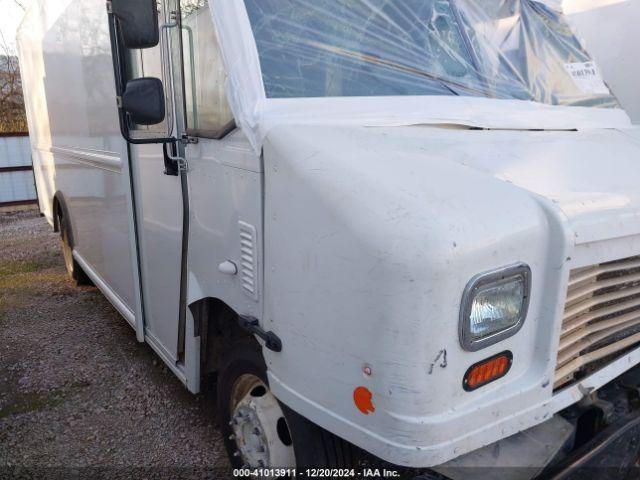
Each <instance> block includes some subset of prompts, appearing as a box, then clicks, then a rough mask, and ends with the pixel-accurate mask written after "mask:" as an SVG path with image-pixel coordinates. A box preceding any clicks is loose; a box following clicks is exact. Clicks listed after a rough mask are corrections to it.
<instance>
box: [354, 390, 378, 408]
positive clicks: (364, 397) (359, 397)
mask: <svg viewBox="0 0 640 480" xmlns="http://www.w3.org/2000/svg"><path fill="white" fill-rule="evenodd" d="M372 398H373V394H372V393H371V392H370V391H369V389H368V388H366V387H358V388H356V389H355V390H354V391H353V403H355V404H356V407H357V409H358V410H360V411H361V412H362V413H364V414H365V415H369V414H370V413H373V412H375V411H376V407H374V406H373V401H372Z"/></svg>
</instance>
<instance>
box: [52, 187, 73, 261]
mask: <svg viewBox="0 0 640 480" xmlns="http://www.w3.org/2000/svg"><path fill="white" fill-rule="evenodd" d="M52 213H53V231H54V232H59V231H60V215H62V219H63V221H64V222H65V223H66V227H67V239H68V241H69V246H70V247H71V248H73V246H74V245H75V244H74V241H73V228H71V217H70V216H69V210H68V209H67V203H66V202H65V200H64V195H62V192H60V191H58V192H56V193H55V195H54V196H53V212H52Z"/></svg>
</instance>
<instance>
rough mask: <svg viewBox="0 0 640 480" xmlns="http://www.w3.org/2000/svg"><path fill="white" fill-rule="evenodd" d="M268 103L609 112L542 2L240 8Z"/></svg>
mask: <svg viewBox="0 0 640 480" xmlns="http://www.w3.org/2000/svg"><path fill="white" fill-rule="evenodd" d="M245 5H246V9H247V12H248V15H249V20H250V22H251V26H252V29H253V34H254V37H255V41H256V45H257V49H258V55H259V57H260V65H261V69H262V75H263V82H264V87H265V91H266V94H267V97H270V98H287V97H288V98H291V97H339V96H385V95H467V96H481V97H491V98H506V99H520V100H531V101H535V102H541V103H546V104H552V105H574V106H578V105H579V106H597V107H617V106H618V104H617V102H616V99H615V98H614V97H613V96H612V95H611V93H610V92H609V89H608V88H607V86H606V85H605V84H604V82H603V81H602V78H601V77H600V72H599V71H598V68H597V66H596V65H595V63H594V62H593V61H592V60H591V58H590V57H589V55H588V54H587V52H586V51H585V50H584V48H583V47H582V45H581V44H580V42H579V41H578V40H577V39H576V37H575V36H574V34H573V33H572V31H571V29H570V28H569V26H568V24H567V23H566V21H565V19H564V17H563V16H562V14H561V13H559V12H558V11H556V10H554V9H552V8H550V7H549V6H547V5H546V4H545V3H543V2H542V1H541V0H538V1H535V0H245Z"/></svg>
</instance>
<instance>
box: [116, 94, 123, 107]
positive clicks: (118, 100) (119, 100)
mask: <svg viewBox="0 0 640 480" xmlns="http://www.w3.org/2000/svg"><path fill="white" fill-rule="evenodd" d="M116 105H118V108H122V97H121V96H120V95H118V96H117V97H116Z"/></svg>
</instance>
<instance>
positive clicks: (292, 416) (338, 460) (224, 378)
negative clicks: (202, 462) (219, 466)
mask: <svg viewBox="0 0 640 480" xmlns="http://www.w3.org/2000/svg"><path fill="white" fill-rule="evenodd" d="M247 378H255V379H257V380H258V381H259V383H258V382H256V383H255V385H256V387H254V389H256V392H255V393H257V394H261V395H260V398H264V397H265V396H268V395H271V396H272V394H271V392H270V391H269V385H268V380H267V367H266V365H265V362H264V358H263V357H262V353H261V350H260V346H259V345H258V344H257V342H256V341H255V340H254V339H248V340H242V341H239V342H237V343H236V344H235V345H233V346H232V347H231V348H230V349H229V351H228V352H227V354H226V355H224V356H223V360H222V364H221V366H220V373H219V376H218V385H217V417H218V422H219V425H220V429H221V431H222V433H223V435H224V441H225V446H226V448H227V452H228V453H229V459H230V461H231V465H232V466H233V468H241V467H245V468H261V467H267V468H297V469H299V470H300V469H305V468H358V466H359V465H360V458H361V454H362V453H363V452H362V451H361V450H359V449H358V448H356V447H355V446H353V445H351V444H350V443H348V442H346V441H344V440H342V439H340V438H338V437H336V436H335V435H333V434H331V433H330V432H328V431H326V430H324V429H322V428H321V427H319V426H318V425H315V424H314V423H312V422H310V421H309V420H307V419H306V418H304V417H302V416H301V415H299V414H297V413H296V412H294V411H293V410H291V409H290V408H288V407H287V406H285V405H283V404H281V403H280V402H278V401H277V400H275V401H276V402H277V404H278V405H279V407H280V412H281V415H282V418H283V420H280V419H278V424H279V426H278V428H277V433H278V439H271V440H267V445H271V444H274V443H277V442H278V441H279V442H281V443H283V444H285V445H286V444H287V443H288V444H289V445H286V446H291V447H293V462H294V464H293V465H292V464H288V465H278V464H273V465H271V464H269V462H270V461H271V455H269V456H268V459H267V460H264V461H263V463H264V464H263V465H261V464H260V463H257V462H255V460H256V459H255V458H253V457H251V455H250V454H248V455H245V451H246V450H247V449H246V448H245V446H243V440H244V439H240V438H238V431H239V428H238V425H237V422H238V418H237V412H238V411H240V409H241V407H238V405H242V400H240V401H238V400H239V399H238V396H237V395H236V394H237V393H238V388H239V385H242V383H243V382H246V381H247V380H246V379H247ZM261 387H264V388H265V389H266V391H265V392H262V390H260V388H261ZM249 395H250V396H252V395H254V392H249ZM273 398H274V399H275V397H273ZM234 412H236V413H235V414H234ZM246 417H247V415H245V416H244V418H246ZM283 422H284V424H283ZM248 423H249V425H253V423H252V422H251V421H249V422H248ZM259 429H260V430H263V431H267V430H270V431H272V430H273V429H270V428H269V427H268V426H264V425H263V424H262V423H260V424H259ZM267 450H270V449H269V448H268V447H267ZM247 457H249V458H247ZM287 458H288V457H287Z"/></svg>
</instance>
